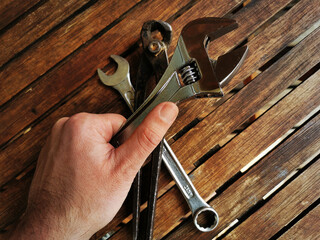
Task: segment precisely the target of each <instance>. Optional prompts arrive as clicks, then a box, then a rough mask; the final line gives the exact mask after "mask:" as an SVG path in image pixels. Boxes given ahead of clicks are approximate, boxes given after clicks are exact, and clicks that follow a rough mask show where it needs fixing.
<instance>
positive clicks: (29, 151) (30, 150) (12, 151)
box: [0, 50, 314, 183]
mask: <svg viewBox="0 0 320 240" xmlns="http://www.w3.org/2000/svg"><path fill="white" fill-rule="evenodd" d="M299 51H300V50H297V51H296V54H297V52H299ZM307 53H308V51H307ZM313 56H314V54H313ZM285 64H287V62H285ZM295 73H296V72H294V73H293V74H295ZM270 74H271V73H270ZM281 77H283V78H286V76H285V75H284V76H283V75H282V76H281ZM266 78H268V75H266ZM280 80H281V79H280ZM96 81H98V80H96ZM90 84H92V85H90ZM90 84H89V85H88V86H95V84H96V82H95V83H93V81H91V82H90ZM88 89H93V88H88ZM104 91H105V90H104V89H101V88H95V89H93V90H92V91H91V92H90V91H83V92H84V93H85V94H87V95H86V96H82V98H79V99H78V101H76V104H78V105H73V104H74V103H70V105H69V104H66V105H64V106H63V108H62V110H61V111H60V112H55V113H54V114H53V115H52V116H49V117H48V118H47V119H46V121H45V122H44V123H43V124H41V125H40V126H36V127H35V129H34V131H31V132H29V133H28V136H29V137H30V138H29V139H30V140H28V141H29V142H28V143H26V142H25V138H21V139H19V140H17V141H16V142H15V143H14V144H13V145H12V146H10V147H8V148H7V149H6V151H3V152H2V153H1V154H0V156H1V158H2V159H3V160H2V161H1V162H2V163H1V164H2V166H4V167H3V169H5V170H4V174H3V178H2V179H1V180H3V183H5V181H6V179H7V181H8V180H10V179H11V178H12V176H14V175H15V174H17V173H19V171H21V170H22V169H23V168H24V167H26V166H28V165H29V164H31V163H32V162H34V161H35V160H36V158H37V154H38V152H39V150H40V147H41V145H42V144H43V141H44V139H45V136H46V130H47V129H49V128H50V126H51V125H52V124H53V122H54V121H56V120H57V119H58V118H59V116H63V115H69V114H72V111H73V112H76V111H77V110H79V106H82V104H89V105H87V106H88V107H89V106H90V108H91V109H93V110H92V112H94V111H96V110H95V108H94V107H96V106H97V108H99V106H98V105H99V102H100V104H101V102H105V101H108V100H107V99H108V97H106V96H105V92H104ZM93 93H95V94H93ZM90 94H91V96H90ZM113 94H115V95H116V93H114V92H113ZM92 96H95V98H93V97H92ZM79 97H80V96H79ZM104 99H105V100H104ZM116 101H119V99H118V100H116ZM116 101H115V102H116ZM112 105H114V104H112V103H111V104H110V106H112ZM108 110H110V109H107V111H108ZM111 110H112V109H111ZM112 111H117V110H116V107H114V108H113V110H112ZM40 133H41V134H40ZM29 134H30V135H29ZM38 134H40V135H38ZM36 138H37V139H39V140H38V141H34V139H36ZM11 147H12V148H11ZM16 151H18V152H20V153H21V155H20V156H17V154H16ZM6 159H16V161H17V163H16V164H14V165H13V163H12V162H10V161H6ZM17 167H18V169H17Z"/></svg>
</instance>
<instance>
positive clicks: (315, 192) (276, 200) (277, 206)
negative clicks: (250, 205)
mask: <svg viewBox="0 0 320 240" xmlns="http://www.w3.org/2000/svg"><path fill="white" fill-rule="evenodd" d="M319 171H320V161H317V162H316V163H314V164H313V165H312V166H311V167H309V168H308V169H307V170H306V171H305V172H304V173H302V174H301V175H300V176H298V177H297V178H296V179H295V180H294V181H292V182H291V183H290V184H289V185H288V186H286V187H285V188H284V189H283V190H282V191H280V192H279V193H278V194H277V195H275V196H274V197H273V198H272V199H271V200H270V201H268V202H267V203H266V204H265V205H264V206H263V207H262V208H261V209H259V210H258V211H256V212H255V213H254V214H252V215H251V216H250V217H249V218H248V219H247V220H246V221H244V222H243V223H241V224H240V225H239V226H238V227H237V228H236V229H235V230H233V231H232V232H231V233H230V234H228V235H227V236H226V237H225V238H224V239H239V238H241V237H245V238H246V239H248V240H250V239H258V238H259V239H269V238H270V237H272V236H273V235H274V234H275V233H277V232H278V231H279V230H280V229H281V228H282V227H284V226H285V225H286V224H288V223H289V222H290V221H291V220H292V219H293V218H295V217H296V216H297V215H298V214H299V213H301V212H302V211H303V210H305V209H306V208H307V207H308V206H310V205H311V204H312V203H313V202H315V201H316V200H317V199H318V198H319V194H320V189H319V184H320V174H319ZM258 228H259V229H263V231H255V230H256V229H258Z"/></svg>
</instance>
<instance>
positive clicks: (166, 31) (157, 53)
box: [132, 20, 172, 240]
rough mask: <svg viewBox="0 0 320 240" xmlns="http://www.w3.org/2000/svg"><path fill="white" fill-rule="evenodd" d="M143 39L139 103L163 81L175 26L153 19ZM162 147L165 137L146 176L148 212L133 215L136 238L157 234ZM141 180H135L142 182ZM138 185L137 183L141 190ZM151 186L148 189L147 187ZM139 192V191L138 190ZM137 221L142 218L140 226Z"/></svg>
mask: <svg viewBox="0 0 320 240" xmlns="http://www.w3.org/2000/svg"><path fill="white" fill-rule="evenodd" d="M140 39H141V42H142V48H143V53H142V55H141V57H140V65H139V69H138V73H137V79H136V81H135V89H136V94H135V106H136V107H138V106H140V105H141V104H142V103H143V102H144V100H145V99H146V98H147V97H148V96H149V94H150V93H151V92H152V90H153V89H154V87H155V86H156V84H157V83H158V82H159V80H160V78H161V76H162V75H163V73H164V72H165V70H166V68H167V66H168V64H169V60H168V55H167V49H168V48H169V45H170V43H171V39H172V28H171V26H170V24H168V23H166V22H164V21H160V20H151V21H147V22H145V23H144V24H143V26H142V29H141V32H140ZM162 149H163V141H161V142H160V144H159V145H158V146H157V147H156V148H155V149H154V150H153V152H152V153H151V155H150V165H151V166H150V170H149V177H148V178H147V179H144V180H145V181H146V182H147V183H148V184H147V185H149V186H148V187H147V188H145V189H144V191H145V192H148V200H147V203H148V204H147V209H146V211H147V214H146V215H145V214H142V215H141V217H140V218H139V216H138V215H137V214H135V215H133V221H132V222H133V239H134V240H136V239H139V240H142V239H144V240H151V239H152V238H153V228H154V218H155V214H156V204H157V195H158V194H157V193H158V182H159V176H160V169H161V163H162ZM138 182H139V181H135V182H134V183H136V185H138ZM137 187H138V186H135V185H134V189H135V190H136V192H137V193H139V192H141V191H142V190H141V187H142V186H140V189H139V190H137V189H136V188H137ZM146 190H147V191H146ZM148 190H149V191H148ZM136 195H138V194H136ZM137 199H138V198H137ZM135 207H136V208H134V210H133V211H134V213H135V212H138V209H139V210H140V205H139V206H138V205H135ZM137 222H139V224H138V226H137Z"/></svg>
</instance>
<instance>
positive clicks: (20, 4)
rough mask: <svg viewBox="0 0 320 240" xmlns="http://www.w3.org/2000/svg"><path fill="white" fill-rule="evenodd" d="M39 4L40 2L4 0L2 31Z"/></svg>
mask: <svg viewBox="0 0 320 240" xmlns="http://www.w3.org/2000/svg"><path fill="white" fill-rule="evenodd" d="M38 2H40V0H26V1H19V0H2V1H1V3H0V30H1V29H2V28H4V27H5V26H7V25H8V24H9V23H11V22H12V21H13V20H15V19H16V18H17V17H19V16H20V15H21V14H23V13H24V12H26V11H27V10H28V9H30V8H31V7H33V6H34V5H36V4H37V3H38Z"/></svg>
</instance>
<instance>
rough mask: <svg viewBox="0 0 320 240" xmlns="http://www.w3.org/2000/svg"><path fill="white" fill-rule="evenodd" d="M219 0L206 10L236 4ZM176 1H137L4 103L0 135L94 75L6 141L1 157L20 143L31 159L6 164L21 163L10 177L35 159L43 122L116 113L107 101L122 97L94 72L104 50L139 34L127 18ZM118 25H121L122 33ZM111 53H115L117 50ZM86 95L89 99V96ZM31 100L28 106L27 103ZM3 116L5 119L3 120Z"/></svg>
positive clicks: (174, 7) (114, 102)
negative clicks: (50, 112)
mask: <svg viewBox="0 0 320 240" xmlns="http://www.w3.org/2000/svg"><path fill="white" fill-rule="evenodd" d="M168 1H169V0H168ZM204 1H205V0H204ZM220 1H221V3H222V4H221V8H219V9H216V10H213V9H210V11H212V12H214V11H218V13H219V12H224V13H225V12H226V11H228V9H230V5H229V4H230V3H232V2H233V4H234V5H236V3H235V2H234V0H230V2H226V1H224V0H220ZM170 3H171V2H170ZM159 4H163V5H161V6H162V8H165V7H166V9H167V11H164V12H161V13H160V14H161V15H160V16H156V15H154V13H153V12H152V11H151V10H152V9H155V8H156V7H157V6H159ZM180 4H181V1H177V2H176V4H170V7H168V3H166V2H164V1H161V0H159V1H154V2H146V3H144V4H141V5H139V8H136V9H135V11H134V12H132V15H128V16H127V18H126V21H123V22H120V23H119V24H118V25H117V26H115V27H114V28H112V29H111V30H110V31H109V32H107V33H106V36H103V37H101V38H99V40H98V41H97V42H96V43H93V44H91V45H89V46H88V50H86V51H83V52H81V54H78V55H76V56H74V57H73V58H72V59H70V61H68V62H66V63H65V64H64V65H62V66H61V67H60V68H59V69H58V70H57V72H55V71H52V72H51V73H49V74H47V75H46V77H45V78H44V79H43V81H41V83H40V84H38V86H37V87H34V88H33V89H32V91H29V92H27V93H25V95H26V97H24V98H22V99H19V100H18V99H16V100H15V101H13V102H12V104H9V105H8V108H7V109H6V110H4V111H3V112H2V118H1V119H0V121H1V124H0V129H2V131H1V132H2V134H1V135H0V136H1V138H3V137H4V134H3V133H4V131H7V130H6V129H10V128H11V127H12V125H11V124H15V125H16V124H17V122H20V121H21V123H22V122H23V121H25V122H29V119H30V118H31V120H32V121H33V120H34V119H35V117H34V115H38V114H35V113H32V111H31V110H32V108H34V107H35V108H34V111H33V112H35V111H36V112H37V111H38V109H39V111H40V110H41V109H45V108H47V107H48V105H49V106H50V104H49V102H50V101H52V100H53V99H54V101H58V99H59V93H61V94H63V93H62V92H64V91H65V90H64V89H65V88H67V89H68V88H69V89H70V90H71V87H72V86H73V85H77V84H78V83H77V82H81V81H84V80H85V79H86V78H88V77H90V76H92V75H93V74H94V78H93V79H92V80H91V81H90V83H88V84H85V86H83V88H82V89H81V91H80V93H81V94H77V95H76V96H75V97H74V98H73V99H72V101H71V102H70V103H69V102H68V103H67V105H66V106H65V105H64V106H63V109H59V110H58V111H57V112H56V113H55V114H56V115H55V116H56V118H53V119H52V118H47V119H46V120H45V123H42V122H41V123H40V124H41V126H40V127H39V128H37V127H33V129H31V130H30V131H29V132H28V133H27V134H26V135H24V136H22V138H23V139H20V140H19V141H14V142H12V144H10V145H8V146H7V147H6V148H5V149H3V151H2V152H1V153H0V156H1V155H2V156H3V157H4V158H3V160H4V159H8V157H9V155H11V154H13V153H14V152H15V151H16V150H14V148H13V145H15V146H16V147H17V146H20V145H21V144H23V145H24V146H23V147H22V149H25V150H24V151H23V152H24V153H25V154H27V155H23V157H22V158H24V159H29V160H31V159H32V160H31V161H27V162H26V164H22V165H20V164H15V166H11V167H10V168H11V169H12V170H13V169H14V168H16V167H18V166H20V167H21V168H20V170H18V171H15V170H13V171H14V172H15V173H14V174H13V175H11V178H12V177H13V176H14V175H15V174H18V173H19V172H20V171H21V170H22V169H23V168H24V167H26V166H28V165H29V164H30V163H31V162H32V161H34V160H35V158H34V156H35V154H37V152H38V151H37V150H36V149H38V148H39V146H41V145H42V143H41V141H43V139H44V138H45V136H46V135H47V134H46V131H45V130H44V128H43V127H44V126H47V127H48V128H47V129H49V126H52V125H53V123H54V121H56V120H57V117H63V116H65V115H71V114H74V113H76V112H80V111H89V110H90V111H91V112H103V111H111V110H112V111H115V112H117V113H119V112H120V111H119V110H118V109H117V108H116V107H112V106H111V105H118V106H124V104H123V100H120V97H119V95H118V94H117V93H116V92H115V91H114V90H112V89H110V88H107V87H104V86H102V84H101V83H100V81H99V79H98V77H97V75H96V74H95V72H96V69H97V68H98V67H102V66H104V61H105V62H107V63H108V62H109V58H108V54H107V53H108V52H110V54H111V53H115V52H113V51H117V49H118V48H121V49H120V50H121V51H125V49H126V48H128V47H129V46H130V44H131V45H132V44H134V41H133V42H130V43H129V45H127V42H124V44H121V45H119V44H118V42H120V41H121V39H125V36H124V35H122V34H129V36H130V37H128V39H131V38H135V39H136V40H137V38H138V37H139V31H140V29H139V28H136V29H134V32H135V34H133V33H132V32H133V29H132V26H131V25H128V22H134V19H140V20H139V21H141V24H142V23H143V22H144V21H146V20H148V19H150V18H152V17H157V18H158V19H166V18H169V16H170V14H173V13H175V12H176V11H177V10H178V9H179V8H178V6H177V5H179V6H180ZM222 6H226V7H225V8H223V7H222ZM159 7H160V6H159ZM142 9H143V10H144V11H143V12H144V13H145V14H146V15H145V16H143V18H142V16H141V11H142ZM212 12H210V13H212ZM163 14H166V15H163ZM137 25H138V24H137ZM138 26H139V25H138ZM140 26H141V25H140ZM120 29H122V30H123V31H124V33H123V31H121V30H120ZM126 31H127V32H126ZM109 34H110V35H109ZM131 34H132V35H131ZM112 36H116V37H117V39H115V41H111V40H110V39H112ZM133 36H136V37H133ZM108 37H109V40H108ZM130 41H131V40H130ZM128 42H129V41H128ZM104 50H105V51H104ZM115 54H117V52H116V53H115ZM119 54H120V52H119ZM102 59H104V60H102ZM133 60H134V61H132V62H139V61H138V59H133ZM79 63H83V64H84V65H83V68H81V70H79V71H77V72H73V73H72V74H70V71H71V70H70V69H77V68H78V67H79ZM99 64H100V65H99ZM82 70H83V71H84V73H81V71H82ZM112 70H113V69H111V70H108V71H112ZM59 79H60V80H59ZM64 79H69V81H63V80H64ZM57 81H58V82H57ZM58 83H59V84H60V85H59V84H58ZM66 83H68V85H66ZM42 85H43V86H42ZM48 92H55V94H54V95H53V94H52V95H50V96H48V94H47V93H48ZM37 93H41V94H45V93H46V94H45V95H47V97H46V101H43V99H42V97H39V96H38V94H37ZM106 96H108V97H106ZM38 97H39V98H38ZM90 97H91V98H92V99H90ZM98 98H100V99H101V101H97V99H98ZM84 99H85V100H84ZM102 99H104V100H102ZM37 101H42V103H41V104H40V105H39V104H38V105H34V106H33V103H35V102H37ZM59 101H61V99H59ZM19 102H20V104H26V103H27V102H28V104H27V105H29V106H27V105H24V107H22V105H20V104H18V103H19ZM92 102H95V105H94V106H93V105H92ZM39 103H40V102H39ZM55 103H56V102H55ZM106 103H108V106H107V108H106ZM119 103H120V104H121V103H122V105H119ZM31 104H32V106H30V105H31ZM75 106H76V107H75ZM108 107H109V108H108ZM68 108H69V109H68ZM10 109H11V110H10ZM13 109H15V110H13ZM121 109H122V110H123V111H122V113H124V112H125V111H124V109H125V108H121ZM9 112H10V113H9ZM17 113H19V114H21V115H20V117H19V120H18V119H16V117H17V116H18V115H19V114H17ZM4 118H5V119H6V120H4ZM49 119H50V120H49ZM50 121H51V122H50ZM3 124H7V125H3ZM3 126H7V127H6V129H4V128H3ZM36 129H39V130H38V131H36ZM40 129H41V130H40ZM9 131H10V130H9ZM34 131H36V132H34ZM33 134H35V135H33ZM34 136H37V139H39V140H38V141H34V139H35V137H34ZM41 139H42V140H41ZM35 145H37V147H35ZM34 147H35V148H34ZM10 149H11V150H10ZM22 149H21V150H22ZM31 149H33V150H36V152H33V151H32V150H31ZM9 152H11V153H9ZM30 158H31V159H30ZM21 160H22V159H21ZM5 162H6V161H3V162H2V159H1V157H0V166H2V164H7V163H5ZM19 162H20V161H19ZM9 165H10V164H9ZM8 167H9V166H8ZM0 168H2V167H0ZM9 171H10V170H9ZM8 176H9V175H8ZM5 178H6V177H4V176H3V177H2V179H0V180H2V182H1V183H0V186H1V185H2V184H3V183H5V182H3V181H8V180H10V179H11V178H9V179H7V180H5Z"/></svg>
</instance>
